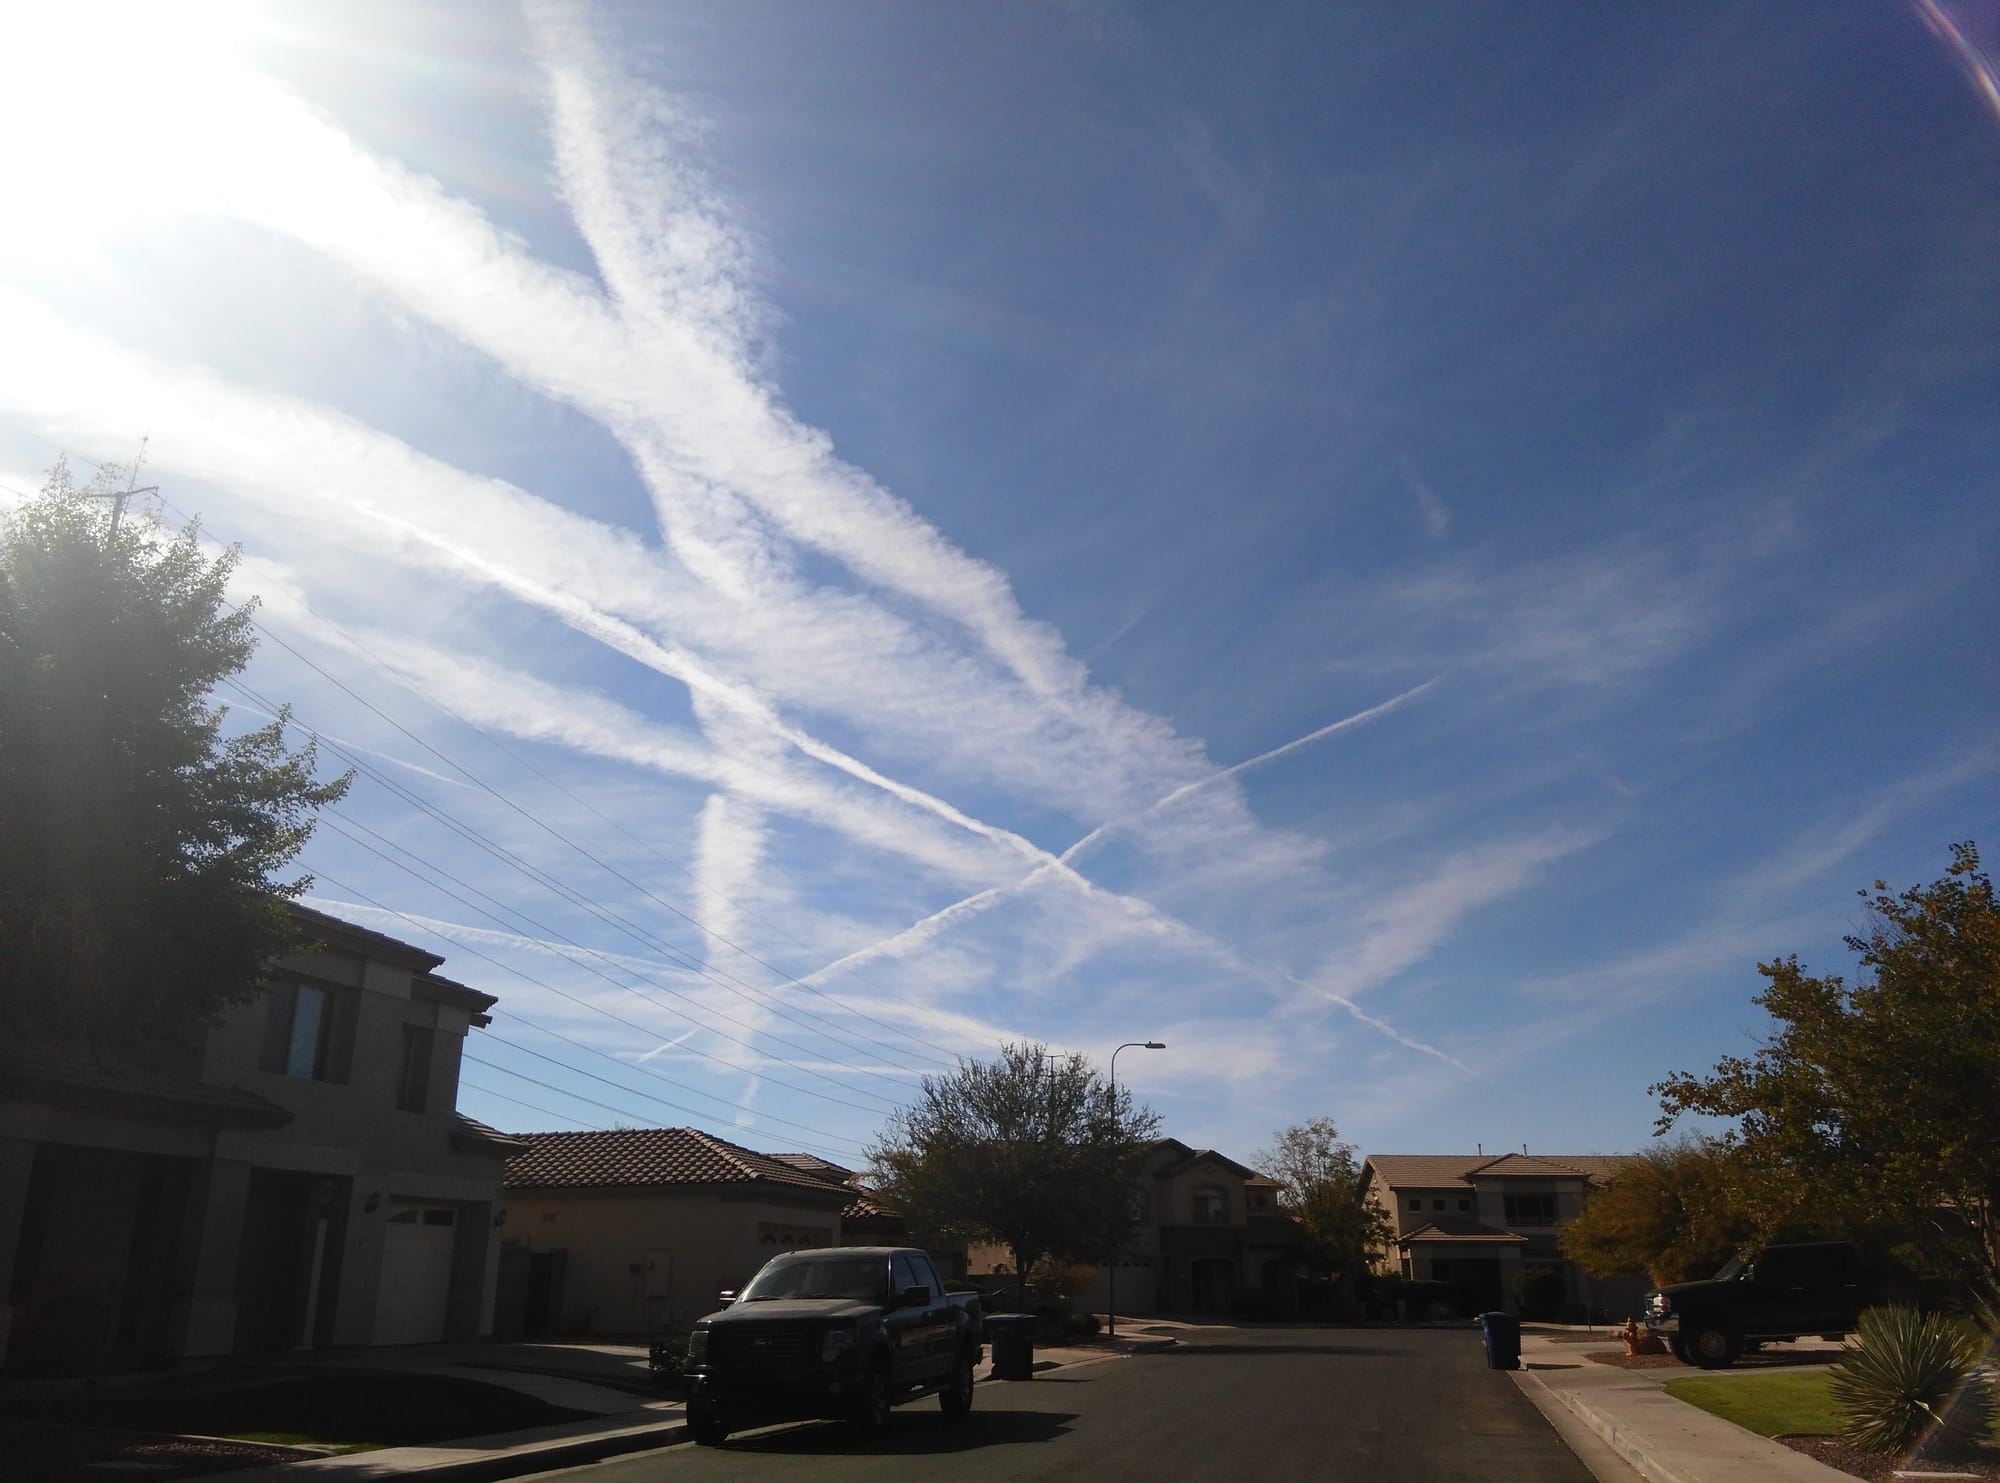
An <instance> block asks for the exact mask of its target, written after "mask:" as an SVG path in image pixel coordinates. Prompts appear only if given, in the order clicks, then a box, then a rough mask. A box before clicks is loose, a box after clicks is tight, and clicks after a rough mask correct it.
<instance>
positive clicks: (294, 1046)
mask: <svg viewBox="0 0 2000 1483" xmlns="http://www.w3.org/2000/svg"><path fill="white" fill-rule="evenodd" d="M347 997H348V996H344V995H341V994H339V993H337V992H336V991H335V990H333V989H328V988H322V987H320V986H319V985H317V984H305V983H276V984H272V985H271V987H270V989H269V990H268V991H267V992H266V993H265V996H264V1001H265V1002H264V1046H263V1050H262V1052H261V1053H260V1054H259V1056H258V1059H257V1064H258V1065H259V1066H260V1067H261V1068H262V1069H263V1070H266V1071H275V1072H277V1073H278V1074H279V1075H281V1076H296V1077H299V1078H301V1079H303V1080H307V1081H345V1080H346V1079H347V1067H346V1057H345V1056H344V1055H342V1054H341V1053H340V1051H341V1045H340V1040H341V1036H342V1033H343V1031H344V1030H346V1029H347V1028H349V1027H348V1019H349V1016H348V1015H347V1014H346V1013H344V1011H346V1010H348V1008H349V1006H348V1004H347V1003H346V999H347Z"/></svg>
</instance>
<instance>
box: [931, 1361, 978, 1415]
mask: <svg viewBox="0 0 2000 1483" xmlns="http://www.w3.org/2000/svg"><path fill="white" fill-rule="evenodd" d="M973 1369H974V1365H973V1359H972V1351H971V1350H970V1349H964V1350H961V1351H959V1356H958V1363H957V1364H956V1365H954V1366H953V1367H952V1372H951V1379H949V1380H947V1381H946V1382H945V1387H944V1389H943V1390H941V1391H939V1392H938V1405H939V1406H941V1407H943V1408H944V1414H945V1415H947V1416H949V1417H950V1418H951V1419H952V1420H953V1421H963V1420H965V1418H966V1417H968V1416H970V1415H971V1414H972V1386H973V1381H974V1378H975V1377H974V1374H973Z"/></svg>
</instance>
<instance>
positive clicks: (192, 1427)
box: [35, 1371, 583, 1452]
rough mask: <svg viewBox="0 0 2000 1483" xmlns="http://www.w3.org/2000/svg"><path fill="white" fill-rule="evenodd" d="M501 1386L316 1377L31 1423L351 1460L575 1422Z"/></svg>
mask: <svg viewBox="0 0 2000 1483" xmlns="http://www.w3.org/2000/svg"><path fill="white" fill-rule="evenodd" d="M582 1415H583V1413H582V1412H578V1411H566V1410H563V1409H561V1408H559V1407H556V1406H551V1405H548V1404H546V1403H544V1402H542V1401H538V1400H536V1399H534V1398H533V1397H532V1396H526V1395H522V1394H520V1393H519V1392H517V1391H512V1390H505V1389H502V1388H501V1387H499V1386H494V1385H481V1384H479V1383H478V1382H477V1381H473V1380H461V1379H457V1378H455V1377H453V1376H446V1375H388V1374H382V1373H377V1372H371V1373H365V1374H364V1373H359V1372H354V1371H348V1372H339V1371H331V1372H323V1373H318V1374H312V1375H291V1376H287V1377H285V1378H283V1379H279V1380H266V1381H258V1382H249V1383H234V1384H232V1383H216V1382H214V1381H209V1382H206V1383H200V1384H187V1385H174V1386H167V1387H161V1388H158V1389H143V1390H142V1389H132V1390H105V1391H95V1392H91V1393H88V1394H84V1395H78V1396H71V1397H68V1398H66V1399H64V1400H60V1401H55V1402H45V1403H43V1404H41V1405H39V1406H37V1407H36V1408H35V1419H36V1420H39V1421H53V1422H61V1423H66V1424H68V1425H71V1426H89V1427H103V1428H107V1429H110V1430H113V1431H127V1432H168V1433H181V1434H191V1435H195V1436H208V1437H233V1438H237V1439H239V1440H242V1441H258V1442H276V1443H280V1444H291V1445H299V1446H317V1447H331V1448H335V1449H337V1450H339V1451H342V1452H358V1451H362V1450H365V1449H369V1448H375V1447H403V1446H410V1445H414V1444H419V1443H424V1442H446V1441H451V1440H453V1439H455V1438H458V1437H474V1436H482V1435H484V1434H486V1433H488V1432H503V1431H519V1430H522V1429H524V1428H527V1427H535V1426H554V1425H556V1424H558V1423H560V1422H564V1421H575V1420H579V1419H581V1417H582Z"/></svg>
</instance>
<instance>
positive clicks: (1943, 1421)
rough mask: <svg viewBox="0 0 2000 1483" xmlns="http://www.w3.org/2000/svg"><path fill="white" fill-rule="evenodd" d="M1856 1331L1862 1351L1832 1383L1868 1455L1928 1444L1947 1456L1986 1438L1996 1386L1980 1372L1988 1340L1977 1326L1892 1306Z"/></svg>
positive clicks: (1849, 1431) (1845, 1426)
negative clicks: (1994, 1387)
mask: <svg viewBox="0 0 2000 1483" xmlns="http://www.w3.org/2000/svg"><path fill="white" fill-rule="evenodd" d="M1857 1333H1858V1335H1859V1337H1860V1340H1861V1344H1860V1347H1859V1348H1857V1349H1853V1350H1850V1351H1849V1352H1848V1354H1847V1355H1846V1357H1845V1358H1843V1359H1842V1360H1841V1361H1840V1362H1839V1363H1838V1364H1836V1365H1835V1366H1834V1367H1833V1375H1832V1379H1831V1380H1830V1381H1829V1382H1828V1389H1829V1390H1830V1391H1831V1393H1832V1396H1833V1402H1834V1405H1835V1406H1836V1407H1837V1408H1838V1409H1839V1411H1840V1416H1841V1435H1842V1436H1844V1437H1846V1438H1847V1440H1848V1441H1850V1442H1852V1443H1853V1444H1854V1445H1855V1446H1857V1447H1860V1448H1862V1449H1864V1450H1865V1451H1869V1452H1893V1453H1907V1452H1911V1451H1913V1450H1915V1449H1916V1448H1917V1447H1918V1446H1919V1445H1921V1446H1922V1447H1923V1448H1924V1450H1925V1451H1926V1452H1929V1453H1933V1454H1937V1455H1946V1454H1948V1453H1950V1452H1953V1451H1959V1450H1962V1449H1964V1448H1965V1447H1966V1446H1968V1445H1970V1444H1971V1443H1973V1442H1976V1441H1978V1440H1979V1439H1980V1438H1982V1437H1984V1436H1985V1434H1986V1429H1987V1427H1988V1426H1990V1425H1991V1424H1992V1421H1993V1413H1994V1398H1993V1382H1992V1379H1991V1377H1990V1376H1988V1375H1987V1374H1985V1373H1983V1372H1982V1371H1981V1368H1980V1360H1981V1358H1982V1357H1983V1355H1984V1353H1985V1348H1986V1341H1985V1337H1984V1335H1983V1334H1982V1333H1981V1331H1980V1329H1979V1327H1978V1326H1977V1325H1976V1324H1973V1323H1970V1322H1968V1321H1967V1320H1965V1319H1963V1318H1950V1317H1946V1316H1945V1315H1943V1314H1940V1313H1923V1312H1920V1311H1918V1310H1917V1309H1915V1308H1907V1307H1903V1306H1901V1305H1893V1306H1890V1307H1886V1308H1870V1309H1869V1310H1868V1311H1867V1312H1865V1313H1863V1314H1862V1315H1861V1322H1860V1325H1859V1327H1858V1329H1857Z"/></svg>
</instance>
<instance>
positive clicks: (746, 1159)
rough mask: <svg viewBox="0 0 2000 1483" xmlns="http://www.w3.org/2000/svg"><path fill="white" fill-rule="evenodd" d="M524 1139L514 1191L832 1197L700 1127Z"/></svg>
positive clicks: (510, 1169)
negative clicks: (656, 1189) (782, 1189)
mask: <svg viewBox="0 0 2000 1483" xmlns="http://www.w3.org/2000/svg"><path fill="white" fill-rule="evenodd" d="M520 1136H521V1138H522V1139H523V1140H524V1141H525V1142H526V1143H527V1145H528V1147H527V1150H526V1151H525V1152H523V1153H518V1154H516V1155H514V1157H513V1158H511V1159H509V1160H507V1177H506V1187H507V1188H508V1189H607V1188H618V1187H632V1186H641V1187H643V1186H652V1185H663V1184H756V1183H762V1184H779V1185H784V1186H786V1187H787V1188H790V1189H810V1190H820V1191H823V1192H827V1193H832V1192H833V1190H831V1189H829V1186H828V1184H827V1181H826V1180H824V1179H820V1178H817V1177H815V1176H814V1175H811V1174H806V1173H802V1172H801V1171H800V1170H798V1169H795V1168H793V1167H792V1166H791V1165H790V1164H787V1163H784V1162H781V1161H780V1160H778V1159H774V1158H772V1157H770V1156H769V1155H767V1154H761V1153H756V1152H753V1151H752V1150H750V1149H747V1148H744V1147H741V1146H740V1145H738V1144H735V1143H730V1142H728V1141H727V1140H726V1139H722V1138H717V1137H716V1136H715V1135H714V1134H712V1133H704V1132H702V1131H701V1130H700V1129H699V1128H612V1129H610V1130H609V1131H607V1132H600V1133H523V1134H521V1135H520ZM836 1188H837V1187H836Z"/></svg>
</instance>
